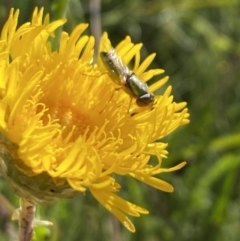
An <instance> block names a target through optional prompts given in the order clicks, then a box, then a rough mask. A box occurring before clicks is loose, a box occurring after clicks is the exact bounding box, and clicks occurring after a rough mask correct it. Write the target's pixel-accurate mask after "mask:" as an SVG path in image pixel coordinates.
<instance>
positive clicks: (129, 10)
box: [0, 0, 240, 241]
mask: <svg viewBox="0 0 240 241" xmlns="http://www.w3.org/2000/svg"><path fill="white" fill-rule="evenodd" d="M98 4H101V9H99V10H100V11H99V13H100V15H98V14H97V13H98V8H96V6H98ZM35 6H39V7H40V6H44V7H45V13H47V12H49V13H50V15H51V19H52V20H54V19H55V18H59V17H62V16H66V17H67V19H68V22H67V24H66V25H65V27H64V28H65V30H67V31H69V32H70V31H71V30H72V29H73V28H74V27H75V26H76V25H77V24H78V23H80V22H91V29H92V31H93V32H92V34H95V33H98V32H97V31H98V30H100V31H101V29H100V28H99V27H101V28H102V31H107V32H108V34H109V37H110V39H111V41H112V44H113V46H115V45H116V44H117V43H118V42H120V41H121V40H122V39H124V38H125V36H126V35H130V36H131V38H132V40H133V42H135V43H138V42H142V43H143V44H144V47H143V49H142V57H143V58H145V57H146V56H147V55H149V54H150V53H152V52H156V53H157V56H156V58H155V60H154V62H153V63H152V65H151V67H153V68H156V67H160V68H163V69H165V71H166V75H169V76H170V81H169V82H168V84H170V85H172V86H173V94H174V96H175V101H176V102H181V101H187V103H188V108H189V112H190V114H191V123H190V124H189V125H188V126H184V127H181V128H179V129H178V130H177V131H175V132H174V133H173V134H171V135H170V136H169V137H168V138H166V139H165V140H164V141H166V142H169V147H168V151H169V157H168V159H166V160H165V161H164V163H163V164H164V166H165V167H171V166H173V165H175V164H177V163H179V162H181V161H183V160H186V161H187V162H188V165H187V166H186V167H185V168H184V169H182V170H180V171H177V172H175V173H168V174H164V175H161V176H160V178H163V179H164V180H167V181H169V182H170V183H172V184H173V185H174V187H175V192H174V193H172V194H167V193H163V192H160V191H157V190H155V189H153V188H151V187H148V186H146V185H144V184H142V183H139V182H137V181H135V180H132V179H131V178H124V182H121V184H122V186H123V190H122V192H121V196H122V197H125V198H126V199H128V200H130V201H131V202H134V203H137V204H139V205H140V206H143V207H145V208H147V209H148V210H149V211H150V214H149V215H144V216H141V217H140V218H135V219H133V218H132V220H133V222H134V224H135V226H136V229H137V232H136V233H135V234H132V233H130V232H128V231H127V230H126V229H125V228H124V227H123V226H122V225H120V224H119V223H118V221H116V219H115V218H114V217H112V216H111V215H110V214H109V213H108V211H106V210H105V209H104V208H102V207H101V206H100V205H99V204H98V203H97V201H95V200H94V198H93V197H91V195H90V194H89V193H86V195H85V196H84V195H79V196H78V197H76V198H74V199H72V200H60V201H58V202H57V203H56V204H54V205H53V206H49V207H40V208H38V211H37V216H38V217H39V218H41V219H46V220H49V221H52V222H54V226H53V227H51V228H45V227H38V228H36V230H35V231H36V235H35V238H34V240H35V241H40V240H45V241H48V240H49V241H50V240H51V241H55V240H56V241H66V240H68V241H79V240H84V241H91V240H100V241H101V240H114V241H130V240H131V241H135V240H143V241H159V240H161V241H173V240H174V241H175V240H178V241H187V240H194V241H202V240H205V241H206V240H211V241H225V240H226V241H235V240H236V241H237V240H239V237H240V172H239V165H240V150H239V146H240V125H239V119H240V81H239V77H240V71H239V68H240V41H239V40H240V1H238V0H222V1H217V0H202V1H194V0H178V1H177V0H172V1H169V0H152V1H150V0H132V1H130V0H102V2H100V0H91V1H89V0H84V1H80V0H69V1H61V0H59V1H50V0H48V1H47V0H21V1H20V0H19V1H18V0H15V1H14V0H0V27H1V28H2V25H3V23H4V22H5V20H6V18H7V16H8V13H9V9H10V8H11V7H15V8H20V20H19V24H21V23H23V22H26V21H29V20H30V18H31V14H32V11H33V9H34V7H35ZM94 9H95V10H94ZM99 19H100V20H101V22H100V21H99ZM89 33H91V32H90V29H89ZM0 192H1V196H0V240H1V241H5V240H11V241H12V240H16V237H15V235H16V230H17V225H16V222H11V221H10V215H11V212H12V210H13V209H14V208H16V207H18V198H17V197H16V196H15V195H14V194H13V192H12V191H11V190H9V188H8V186H7V183H6V182H5V180H4V179H3V178H2V177H0Z"/></svg>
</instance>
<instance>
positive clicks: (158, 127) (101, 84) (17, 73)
mask: <svg viewBox="0 0 240 241" xmlns="http://www.w3.org/2000/svg"><path fill="white" fill-rule="evenodd" d="M18 15H19V11H18V10H17V11H15V12H14V11H13V10H11V13H10V16H9V18H8V20H7V22H6V24H5V26H4V27H3V30H2V33H1V39H0V78H1V81H0V132H1V135H0V155H1V157H2V159H1V160H0V171H1V173H2V175H3V176H4V177H5V178H6V179H7V181H8V183H9V184H10V186H11V187H12V188H13V189H14V191H15V193H16V194H18V195H19V196H21V197H24V198H26V199H28V200H29V201H31V202H32V203H35V204H37V203H48V202H51V201H55V200H56V199H57V198H70V197H73V196H75V195H76V194H77V193H79V192H85V191H86V190H90V192H91V193H92V195H93V196H94V197H95V198H96V199H97V200H98V201H99V202H100V203H101V204H102V205H103V206H104V207H105V208H106V209H107V210H109V211H110V212H111V213H113V214H114V215H115V216H116V217H117V218H118V219H119V220H120V222H122V223H123V224H124V226H125V227H126V228H128V229H129V230H130V231H131V232H134V231H135V228H134V225H133V224H132V222H131V221H130V220H129V218H128V217H127V215H131V216H139V215H140V214H147V213H148V211H147V210H145V209H144V208H141V207H139V206H136V205H135V204H132V203H130V202H128V201H126V200H124V199H122V198H120V197H119V196H118V195H117V192H118V191H119V190H120V188H121V186H120V184H119V183H117V181H116V180H115V178H114V176H116V175H121V176H124V175H130V176H131V177H133V178H135V179H137V180H139V181H142V182H144V183H146V184H148V185H151V186H153V187H154V188H157V189H159V190H162V191H166V192H172V191H173V187H172V186H171V185H170V184H169V183H167V182H165V181H163V180H161V179H159V178H157V177H154V176H155V175H157V174H160V173H162V172H171V171H174V170H177V169H179V168H181V167H183V166H184V165H185V162H183V163H181V164H179V165H177V166H175V167H172V168H169V169H167V168H162V159H163V158H166V156H167V151H166V150H165V148H166V146H167V143H163V142H160V141H159V140H160V139H161V138H163V137H165V136H167V135H168V134H170V133H171V132H173V131H174V130H175V129H176V128H178V127H179V126H181V125H185V124H187V123H188V122H189V120H188V118H189V114H188V112H187V109H186V108H185V106H186V103H175V102H173V96H171V87H170V86H169V87H168V88H167V89H166V91H165V92H164V93H163V94H162V95H156V96H155V101H154V103H153V104H152V105H150V106H146V107H139V106H138V105H137V104H136V100H134V99H132V97H131V96H130V95H129V94H127V93H125V92H124V91H123V90H122V88H119V86H116V85H115V83H114V81H113V80H112V79H111V76H110V75H109V73H108V72H107V70H106V68H105V67H104V65H103V63H102V62H101V59H100V58H99V59H98V61H97V63H96V64H95V65H93V64H92V62H93V47H94V38H93V37H89V36H86V35H82V33H83V32H84V30H85V29H86V28H87V24H80V25H78V26H77V27H76V28H75V29H74V30H73V32H72V33H71V35H68V33H66V32H62V34H61V37H60V41H59V50H58V51H53V50H52V45H51V42H50V39H51V38H53V37H54V31H55V30H56V29H57V28H58V27H60V26H61V25H63V24H64V23H65V20H63V19H61V20H58V21H54V22H50V20H49V16H48V15H47V16H46V17H45V18H44V19H43V9H41V10H40V11H38V10H37V9H35V11H34V13H33V17H32V21H31V23H26V24H24V25H22V26H20V27H19V28H18V29H17V27H16V26H17V21H18ZM141 46H142V45H141V44H137V45H134V44H133V43H132V42H131V39H130V38H129V37H127V38H126V39H125V40H124V41H122V42H121V43H120V44H119V45H118V46H117V47H116V52H117V54H118V55H119V56H120V57H121V58H122V60H123V62H124V63H125V64H129V62H130V61H131V60H132V59H133V58H135V61H134V67H133V71H134V73H135V74H136V75H137V76H139V77H140V78H141V79H143V80H144V81H148V80H149V79H151V78H152V77H153V76H155V75H158V74H160V73H163V72H164V71H163V70H161V69H154V70H149V71H146V69H147V67H148V66H149V65H150V63H151V62H152V60H153V58H154V56H155V55H154V54H152V55H150V56H149V57H148V58H146V59H145V61H143V62H142V63H141V64H140V48H141ZM110 47H111V44H110V41H109V39H108V37H107V35H106V34H104V35H103V38H102V43H101V46H100V50H101V51H103V50H104V51H107V50H108V48H110ZM167 80H168V78H167V77H165V78H163V79H160V80H159V81H158V82H156V83H155V84H153V85H152V86H150V87H149V91H150V92H153V91H156V90H157V89H159V88H160V87H161V86H162V85H163V84H165V83H166V82H167ZM151 155H155V156H157V160H158V161H157V163H155V165H153V164H150V163H149V161H150V156H151ZM113 174H115V175H113Z"/></svg>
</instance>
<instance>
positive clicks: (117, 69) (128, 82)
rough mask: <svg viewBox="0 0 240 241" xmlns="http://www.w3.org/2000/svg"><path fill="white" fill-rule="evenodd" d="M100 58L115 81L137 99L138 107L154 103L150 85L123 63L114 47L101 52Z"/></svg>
mask: <svg viewBox="0 0 240 241" xmlns="http://www.w3.org/2000/svg"><path fill="white" fill-rule="evenodd" d="M100 56H101V58H102V60H103V63H104V65H105V67H106V68H107V69H108V71H109V72H110V75H111V76H112V79H113V81H114V82H115V83H116V84H117V85H120V86H122V87H123V89H124V91H125V92H126V93H128V94H129V95H131V96H133V97H135V98H137V101H136V102H137V105H138V106H147V105H149V104H150V103H152V102H153V101H154V94H153V93H149V92H148V85H147V84H146V83H145V82H144V81H143V80H141V79H140V78H139V77H138V76H136V75H135V74H134V73H133V71H131V70H130V69H129V68H128V67H127V66H126V65H125V64H124V63H123V62H122V60H121V58H120V57H119V56H118V55H117V53H116V51H115V49H114V48H113V47H111V49H110V50H109V52H101V53H100Z"/></svg>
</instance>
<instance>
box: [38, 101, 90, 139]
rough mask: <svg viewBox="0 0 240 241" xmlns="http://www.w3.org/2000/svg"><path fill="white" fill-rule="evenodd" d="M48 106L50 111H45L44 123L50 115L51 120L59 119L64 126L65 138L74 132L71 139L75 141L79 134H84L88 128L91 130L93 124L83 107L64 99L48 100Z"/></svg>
mask: <svg viewBox="0 0 240 241" xmlns="http://www.w3.org/2000/svg"><path fill="white" fill-rule="evenodd" d="M46 106H47V107H48V111H46V112H45V114H44V116H43V118H42V120H43V123H44V124H47V123H48V121H49V117H50V119H51V120H57V122H58V123H59V124H60V125H61V126H62V136H63V138H65V137H66V136H67V135H68V134H69V133H71V132H72V136H71V141H74V140H76V139H77V138H78V137H79V135H83V134H84V133H85V131H86V129H87V128H90V130H91V127H92V126H93V125H92V124H91V119H90V118H89V116H88V115H86V112H84V110H83V109H82V110H81V109H80V108H76V107H75V105H74V104H68V103H65V102H63V101H58V102H49V101H48V102H47V103H46ZM73 128H74V131H73Z"/></svg>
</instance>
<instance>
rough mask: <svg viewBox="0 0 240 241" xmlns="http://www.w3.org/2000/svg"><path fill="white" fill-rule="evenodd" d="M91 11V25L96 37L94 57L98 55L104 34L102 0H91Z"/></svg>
mask: <svg viewBox="0 0 240 241" xmlns="http://www.w3.org/2000/svg"><path fill="white" fill-rule="evenodd" d="M89 11H90V27H91V32H92V35H93V36H94V38H95V41H96V42H95V47H94V55H95V56H94V57H95V60H96V57H97V55H98V50H99V43H100V38H101V35H102V25H101V0H90V1H89Z"/></svg>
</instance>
